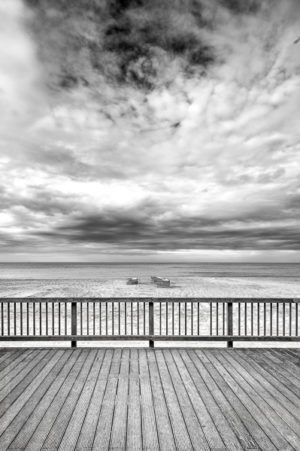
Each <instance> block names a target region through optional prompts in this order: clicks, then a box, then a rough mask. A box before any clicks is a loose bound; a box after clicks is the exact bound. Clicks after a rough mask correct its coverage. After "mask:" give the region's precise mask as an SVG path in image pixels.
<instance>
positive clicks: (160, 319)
mask: <svg viewBox="0 0 300 451" xmlns="http://www.w3.org/2000/svg"><path fill="white" fill-rule="evenodd" d="M159 335H161V302H160V303H159Z"/></svg>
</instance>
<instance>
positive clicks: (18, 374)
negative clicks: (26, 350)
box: [0, 353, 42, 402]
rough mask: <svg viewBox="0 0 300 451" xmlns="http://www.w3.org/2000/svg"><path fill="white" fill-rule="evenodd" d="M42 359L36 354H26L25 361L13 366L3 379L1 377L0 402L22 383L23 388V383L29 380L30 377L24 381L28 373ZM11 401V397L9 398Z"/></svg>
mask: <svg viewBox="0 0 300 451" xmlns="http://www.w3.org/2000/svg"><path fill="white" fill-rule="evenodd" d="M41 358H42V355H40V356H36V354H34V353H31V354H26V357H25V359H23V360H22V361H21V362H19V363H18V365H17V366H15V367H14V368H13V369H12V371H11V373H10V374H9V373H8V374H6V375H5V377H3V378H2V377H1V378H0V380H1V387H0V402H1V401H2V400H3V399H4V398H5V397H6V396H7V395H8V394H10V393H11V392H12V391H13V390H14V389H15V387H17V386H18V385H19V383H20V382H22V387H24V384H25V381H27V380H30V376H29V378H28V379H26V380H25V377H26V376H27V375H28V374H29V373H30V371H31V370H32V369H33V368H34V367H35V366H36V365H37V363H38V361H39V360H40V359H41ZM16 393H17V392H15V395H16ZM10 399H11V400H12V397H11V398H10Z"/></svg>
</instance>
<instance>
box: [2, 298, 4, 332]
mask: <svg viewBox="0 0 300 451" xmlns="http://www.w3.org/2000/svg"><path fill="white" fill-rule="evenodd" d="M1 335H2V336H3V335H4V313H3V302H1Z"/></svg>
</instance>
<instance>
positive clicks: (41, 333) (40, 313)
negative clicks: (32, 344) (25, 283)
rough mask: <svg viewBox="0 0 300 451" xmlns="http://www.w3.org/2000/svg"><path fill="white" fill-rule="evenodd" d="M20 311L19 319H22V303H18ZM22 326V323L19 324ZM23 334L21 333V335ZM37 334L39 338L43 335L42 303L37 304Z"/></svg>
mask: <svg viewBox="0 0 300 451" xmlns="http://www.w3.org/2000/svg"><path fill="white" fill-rule="evenodd" d="M20 311H21V315H20V316H21V318H22V302H21V303H20ZM21 324H22V323H21ZM22 334H23V332H21V335H22ZM39 334H40V336H42V335H43V325H42V303H41V302H39Z"/></svg>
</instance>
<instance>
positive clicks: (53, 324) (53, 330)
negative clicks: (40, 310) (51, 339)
mask: <svg viewBox="0 0 300 451" xmlns="http://www.w3.org/2000/svg"><path fill="white" fill-rule="evenodd" d="M54 332H55V322H54V302H52V335H54Z"/></svg>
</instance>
